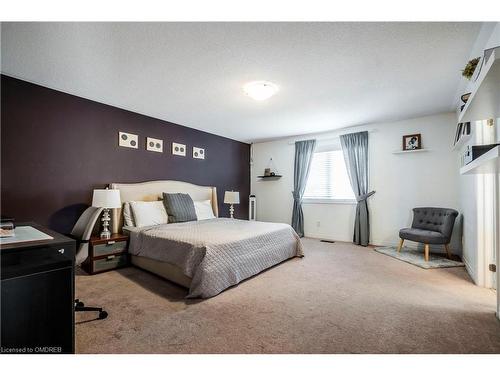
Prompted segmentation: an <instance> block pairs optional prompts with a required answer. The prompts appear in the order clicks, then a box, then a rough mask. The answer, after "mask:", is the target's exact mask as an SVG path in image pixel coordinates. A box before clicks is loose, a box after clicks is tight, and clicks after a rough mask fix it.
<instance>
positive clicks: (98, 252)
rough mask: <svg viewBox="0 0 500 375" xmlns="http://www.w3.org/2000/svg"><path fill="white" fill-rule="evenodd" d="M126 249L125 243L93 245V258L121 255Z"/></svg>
mask: <svg viewBox="0 0 500 375" xmlns="http://www.w3.org/2000/svg"><path fill="white" fill-rule="evenodd" d="M126 249H127V241H109V242H108V243H105V244H100V245H94V246H93V251H94V257H95V258H97V257H100V256H103V255H111V254H116V253H121V252H123V251H125V250H126Z"/></svg>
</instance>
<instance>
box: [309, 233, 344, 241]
mask: <svg viewBox="0 0 500 375" xmlns="http://www.w3.org/2000/svg"><path fill="white" fill-rule="evenodd" d="M304 237H308V238H314V239H316V240H329V241H338V242H352V238H339V237H333V236H329V235H325V234H322V233H317V232H307V233H304Z"/></svg>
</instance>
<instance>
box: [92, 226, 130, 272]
mask: <svg viewBox="0 0 500 375" xmlns="http://www.w3.org/2000/svg"><path fill="white" fill-rule="evenodd" d="M127 248H128V236H126V235H124V234H119V233H113V234H112V235H111V238H109V239H103V238H100V237H92V238H90V242H89V257H88V258H87V260H86V261H85V263H84V264H83V268H84V269H85V271H87V272H88V273H89V274H91V275H94V274H96V273H101V272H106V271H110V270H114V269H117V268H121V267H126V266H127V265H128V252H127Z"/></svg>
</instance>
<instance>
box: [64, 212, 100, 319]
mask: <svg viewBox="0 0 500 375" xmlns="http://www.w3.org/2000/svg"><path fill="white" fill-rule="evenodd" d="M102 210H103V209H102V208H98V207H89V208H87V209H86V210H85V211H84V212H83V214H82V216H80V218H79V219H78V221H77V222H76V224H75V226H74V227H73V230H72V231H71V234H70V237H72V238H73V239H75V240H76V241H77V244H76V260H75V262H76V264H77V265H78V266H79V265H81V264H82V263H83V262H84V261H85V260H86V259H87V258H88V256H89V241H90V237H91V236H92V231H93V230H94V226H95V223H96V222H97V219H99V215H100V214H101V212H102ZM77 311H98V312H99V319H106V317H107V316H108V313H107V312H106V311H104V310H103V309H102V307H91V306H85V304H84V303H83V302H82V301H80V300H78V299H75V312H77Z"/></svg>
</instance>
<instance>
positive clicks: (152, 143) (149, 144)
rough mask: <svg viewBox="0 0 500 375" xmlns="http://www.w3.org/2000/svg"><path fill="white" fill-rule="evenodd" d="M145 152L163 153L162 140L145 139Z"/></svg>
mask: <svg viewBox="0 0 500 375" xmlns="http://www.w3.org/2000/svg"><path fill="white" fill-rule="evenodd" d="M146 150H148V151H154V152H163V140H161V139H157V138H151V137H147V138H146Z"/></svg>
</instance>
